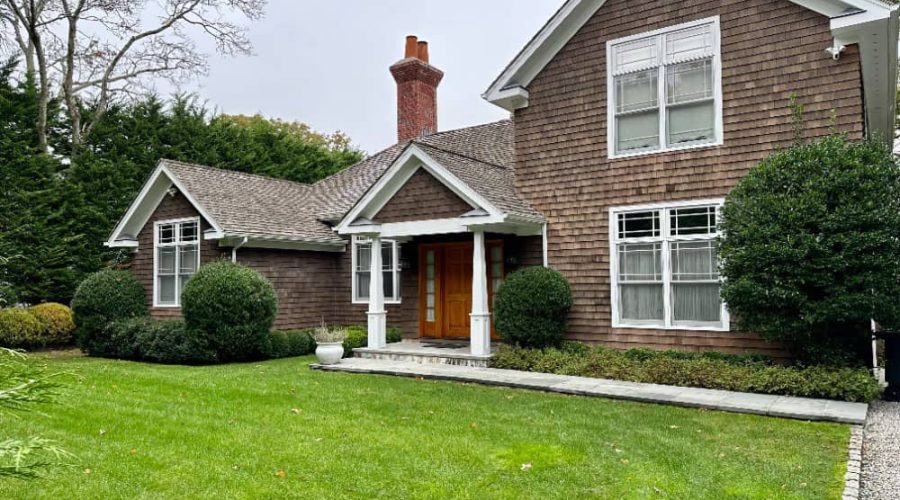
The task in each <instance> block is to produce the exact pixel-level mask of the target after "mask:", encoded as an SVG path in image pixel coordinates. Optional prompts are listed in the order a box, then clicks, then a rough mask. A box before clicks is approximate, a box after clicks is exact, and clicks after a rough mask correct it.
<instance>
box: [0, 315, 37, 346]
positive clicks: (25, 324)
mask: <svg viewBox="0 0 900 500" xmlns="http://www.w3.org/2000/svg"><path fill="white" fill-rule="evenodd" d="M43 331H44V326H43V325H42V324H41V322H40V321H38V319H37V318H35V317H34V315H33V314H31V312H29V311H28V310H27V309H22V308H19V307H13V308H10V309H3V310H0V347H32V346H37V345H41V344H42V338H43Z"/></svg>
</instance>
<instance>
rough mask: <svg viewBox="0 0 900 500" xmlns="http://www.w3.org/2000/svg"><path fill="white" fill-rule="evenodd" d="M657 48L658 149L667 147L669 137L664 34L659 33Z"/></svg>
mask: <svg viewBox="0 0 900 500" xmlns="http://www.w3.org/2000/svg"><path fill="white" fill-rule="evenodd" d="M656 43H657V44H659V45H658V49H657V50H659V59H658V61H659V75H658V77H657V89H656V91H657V99H658V100H659V146H660V149H668V147H669V138H668V137H666V122H667V121H668V115H669V107H668V105H667V104H666V87H668V80H666V63H667V61H666V57H667V56H666V36H665V35H660V36H659V38H658V39H657V42H656Z"/></svg>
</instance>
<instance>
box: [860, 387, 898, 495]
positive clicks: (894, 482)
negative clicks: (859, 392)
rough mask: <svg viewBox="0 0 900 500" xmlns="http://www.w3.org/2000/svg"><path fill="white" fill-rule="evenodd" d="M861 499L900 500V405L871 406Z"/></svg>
mask: <svg viewBox="0 0 900 500" xmlns="http://www.w3.org/2000/svg"><path fill="white" fill-rule="evenodd" d="M860 486H861V487H860V491H859V498H860V499H873V500H874V499H877V500H881V499H884V500H888V499H890V500H894V499H896V498H900V403H887V402H884V401H878V402H875V403H873V404H872V408H871V410H870V411H869V418H868V420H866V431H865V438H864V440H863V453H862V481H861V485H860Z"/></svg>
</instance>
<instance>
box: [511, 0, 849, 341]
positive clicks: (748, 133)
mask: <svg viewBox="0 0 900 500" xmlns="http://www.w3.org/2000/svg"><path fill="white" fill-rule="evenodd" d="M713 15H719V16H720V17H721V35H722V82H723V85H722V92H723V108H724V111H723V120H724V145H723V146H720V147H707V148H703V149H694V150H688V151H682V152H673V153H659V154H651V155H646V156H641V157H636V158H628V159H617V160H609V159H608V151H607V143H606V142H607V140H606V138H607V104H606V103H607V99H606V98H607V96H606V42H607V41H608V40H611V39H617V38H621V37H624V36H628V35H633V34H638V33H642V32H648V31H652V30H656V29H660V28H665V27H667V26H672V25H676V24H680V23H685V22H689V21H693V20H697V19H701V18H706V17H710V16H713ZM831 44H832V36H831V34H830V32H829V20H828V19H827V18H825V17H823V16H820V15H818V14H816V13H814V12H812V11H809V10H806V9H804V8H802V7H800V6H797V5H796V4H793V3H790V2H788V1H786V0H720V1H712V0H690V1H676V0H651V1H642V2H635V1H630V2H629V1H625V0H609V1H608V2H607V3H606V4H605V5H604V6H603V7H602V8H601V9H600V10H599V11H598V12H597V14H595V15H594V17H593V18H592V19H591V20H589V21H588V22H587V24H586V25H585V26H583V27H582V29H581V30H580V31H579V32H578V33H577V34H576V35H575V37H573V38H572V40H570V41H569V43H568V44H567V45H566V46H565V47H564V48H563V49H562V50H561V51H560V52H559V54H557V56H556V57H555V58H554V59H553V60H552V61H551V62H550V63H549V64H548V65H547V66H546V67H545V68H544V70H543V71H542V72H541V73H540V74H539V75H538V76H537V77H536V78H535V79H534V81H533V82H532V83H531V85H530V86H529V88H528V91H529V94H530V100H529V106H528V107H527V108H525V109H521V110H518V111H517V112H516V113H515V118H514V120H515V134H516V185H517V188H518V189H519V190H520V192H521V193H522V194H523V195H524V196H525V197H526V198H527V199H528V200H529V201H530V202H531V203H532V204H533V205H534V206H535V208H537V209H538V210H540V211H541V212H542V213H543V214H544V215H545V216H546V217H547V219H548V221H549V227H548V230H549V261H550V265H551V266H552V267H554V268H556V269H559V270H560V271H562V272H563V273H564V274H565V275H566V276H567V277H568V278H569V280H570V281H571V283H572V287H573V294H574V298H575V306H574V308H573V310H572V314H571V320H570V325H571V328H570V332H571V333H570V336H571V338H572V339H578V340H584V341H589V342H595V343H603V344H606V345H610V346H614V347H621V348H627V347H638V346H650V347H655V348H679V349H687V350H704V349H715V350H719V351H723V352H734V353H737V352H750V351H754V352H767V353H770V354H775V355H781V354H783V350H781V349H780V348H779V346H777V345H773V344H769V343H766V342H764V341H762V340H761V339H759V338H758V337H757V336H756V335H753V334H748V333H737V332H703V331H681V330H659V329H647V330H640V329H613V328H612V327H611V314H610V313H611V311H610V282H609V262H610V259H609V241H608V234H609V233H608V209H609V207H612V206H621V205H631V204H643V203H657V202H666V201H676V200H690V199H701V198H718V197H724V196H725V195H727V194H728V192H729V191H730V190H731V188H732V187H733V186H734V185H735V184H736V183H737V182H738V180H740V179H741V178H742V177H743V176H744V175H745V174H746V173H747V171H748V170H749V169H750V168H751V167H753V166H754V165H755V164H756V163H757V162H759V160H760V159H762V158H764V157H765V156H767V155H768V154H770V153H771V152H773V151H774V150H776V149H777V148H780V147H785V146H788V145H789V144H790V143H791V141H792V137H793V127H792V122H791V110H790V109H789V106H788V103H789V97H790V95H791V93H796V95H797V97H798V99H799V102H800V103H802V104H803V105H804V106H805V115H804V116H805V126H806V135H807V137H821V136H824V135H826V134H828V133H829V131H830V129H831V127H832V125H833V124H834V125H835V126H836V128H837V129H838V130H840V131H841V132H845V133H847V134H848V135H849V136H850V137H851V138H854V139H856V138H861V137H862V135H863V129H864V125H863V124H864V120H863V100H862V95H861V83H860V78H861V74H860V63H859V51H858V48H857V46H855V45H853V46H849V47H847V49H846V51H845V52H844V53H843V55H842V56H841V58H840V60H839V61H833V60H832V59H831V57H829V56H828V55H827V54H826V53H825V51H824V50H825V48H826V47H829V46H831ZM832 110H833V113H834V117H835V119H836V120H835V121H834V122H833V121H832Z"/></svg>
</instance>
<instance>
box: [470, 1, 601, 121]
mask: <svg viewBox="0 0 900 500" xmlns="http://www.w3.org/2000/svg"><path fill="white" fill-rule="evenodd" d="M605 3H606V0H568V1H567V2H566V3H565V4H563V6H562V7H560V9H559V10H558V11H556V13H555V14H554V15H553V17H551V18H550V20H549V21H547V23H546V24H545V25H544V26H543V27H542V28H541V30H540V31H539V32H538V33H537V35H535V36H534V38H532V39H531V41H530V42H528V44H527V45H526V46H525V48H523V49H522V51H521V52H519V54H518V55H517V56H516V57H515V59H513V61H512V62H511V63H509V65H508V66H507V67H506V69H504V70H503V72H502V73H500V76H498V77H497V78H496V79H495V80H494V82H493V83H492V84H491V86H490V87H488V89H487V90H486V91H485V92H484V94H482V97H483V98H484V99H485V100H487V101H488V102H491V103H493V104H496V105H497V106H500V107H501V108H504V109H506V110H508V111H515V110H516V109H519V108H524V107H527V106H528V94H527V91H526V93H525V94H524V101H523V100H522V99H521V98H518V99H510V98H509V97H510V96H509V94H508V91H509V90H510V89H513V90H514V89H516V88H522V89H523V90H524V89H525V88H526V87H528V85H529V84H530V83H531V80H532V79H533V78H534V77H535V76H537V74H538V73H540V71H541V70H542V69H544V66H546V65H547V63H548V62H550V60H551V59H553V57H554V56H555V55H556V54H557V53H558V52H559V50H560V49H562V48H563V46H564V45H565V44H566V43H567V42H568V41H569V39H571V38H572V37H573V36H575V33H577V32H578V30H579V29H581V27H582V26H584V23H586V22H587V21H588V19H590V18H591V16H593V15H594V13H596V12H597V10H598V9H600V7H602V6H603V4H605Z"/></svg>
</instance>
